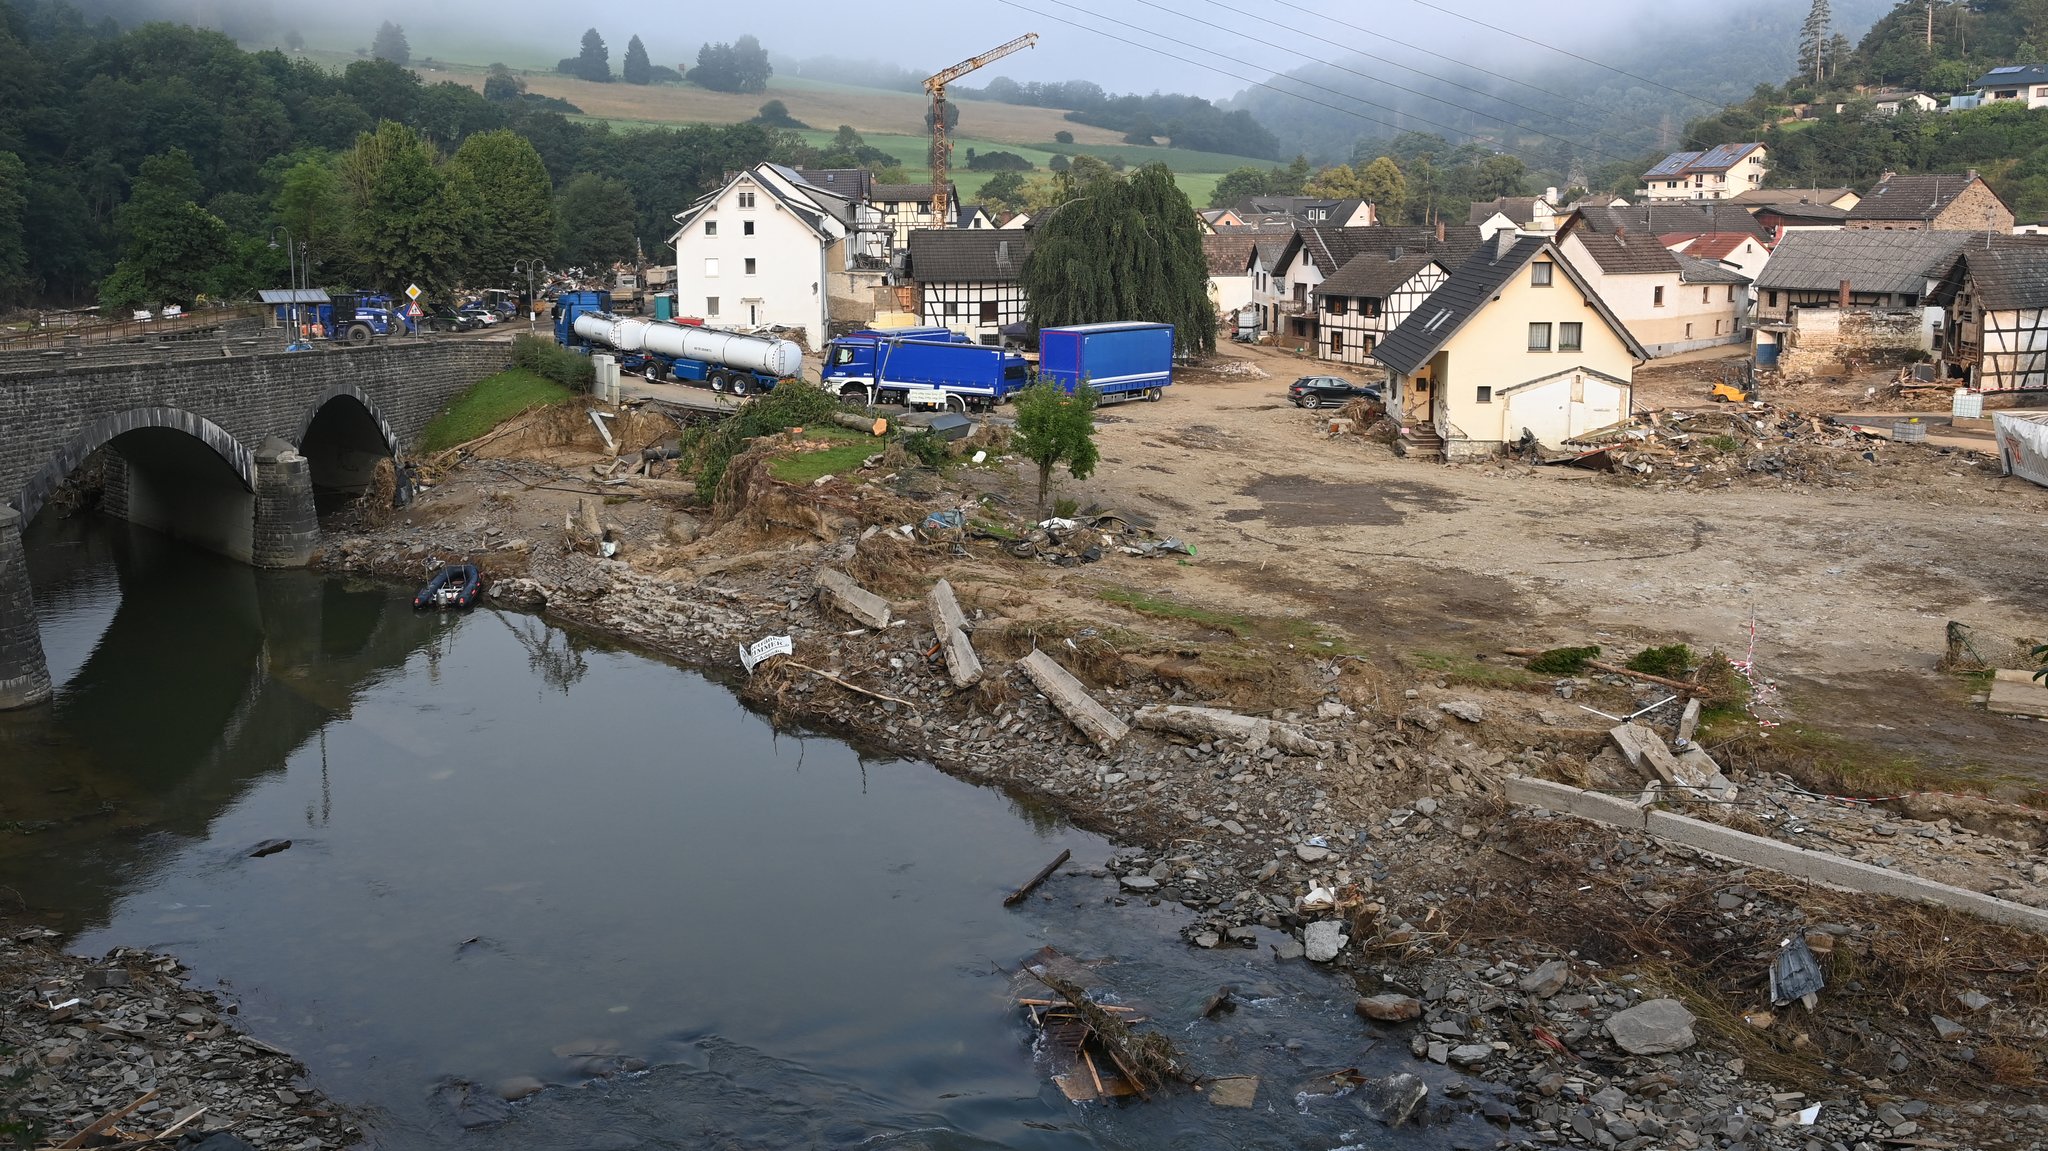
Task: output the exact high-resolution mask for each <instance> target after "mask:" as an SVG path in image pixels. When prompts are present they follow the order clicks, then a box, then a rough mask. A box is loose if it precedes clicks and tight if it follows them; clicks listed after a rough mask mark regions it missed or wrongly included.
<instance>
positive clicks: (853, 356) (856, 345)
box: [820, 328, 970, 404]
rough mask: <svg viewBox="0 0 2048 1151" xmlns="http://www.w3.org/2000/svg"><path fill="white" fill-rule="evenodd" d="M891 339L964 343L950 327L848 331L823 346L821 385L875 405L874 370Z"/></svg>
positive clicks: (850, 397)
mask: <svg viewBox="0 0 2048 1151" xmlns="http://www.w3.org/2000/svg"><path fill="white" fill-rule="evenodd" d="M892 340H922V341H927V342H931V343H941V344H965V343H968V342H970V341H969V340H968V339H967V337H966V336H963V335H961V334H960V333H958V332H955V331H953V330H952V329H950V328H862V329H861V330H859V331H857V332H848V333H847V334H845V335H843V336H840V337H838V338H837V339H834V340H832V341H830V342H829V343H827V344H826V345H825V368H824V371H823V373H822V374H821V376H820V380H821V381H822V386H823V387H824V389H825V390H826V391H828V392H832V393H834V394H835V395H838V396H839V397H841V398H842V399H849V400H860V401H861V402H863V403H869V404H872V403H877V402H880V401H878V400H877V399H876V382H877V373H876V368H877V366H878V365H879V364H880V363H881V361H882V358H883V356H882V353H883V350H884V349H885V348H886V346H887V345H888V344H889V343H890V341H892Z"/></svg>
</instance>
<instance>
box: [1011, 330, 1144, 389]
mask: <svg viewBox="0 0 2048 1151" xmlns="http://www.w3.org/2000/svg"><path fill="white" fill-rule="evenodd" d="M1038 378H1039V379H1041V380H1051V381H1053V382H1054V383H1057V384H1058V385H1059V386H1060V387H1062V388H1064V389H1066V390H1067V391H1068V392H1070V393H1071V392H1072V391H1073V390H1074V389H1075V388H1076V387H1077V386H1079V385H1081V384H1087V385H1088V386H1089V387H1091V388H1094V389H1095V390H1096V392H1097V393H1099V394H1100V395H1101V397H1102V398H1103V399H1104V400H1107V401H1121V400H1137V399H1144V400H1157V399H1160V398H1161V397H1162V396H1164V395H1165V392H1166V388H1167V387H1168V386H1169V385H1170V384H1172V383H1173V325H1172V324H1147V323H1137V322H1131V323H1113V324H1078V325H1075V326H1073V327H1068V328H1043V329H1040V330H1039V333H1038Z"/></svg>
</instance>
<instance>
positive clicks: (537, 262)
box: [512, 256, 548, 333]
mask: <svg viewBox="0 0 2048 1151" xmlns="http://www.w3.org/2000/svg"><path fill="white" fill-rule="evenodd" d="M536 270H538V271H539V272H540V274H541V275H543V276H545V275H547V274H548V266H547V262H546V261H544V260H542V259H541V258H540V257H538V256H528V257H527V258H526V259H524V260H514V261H512V274H513V275H515V276H516V275H518V274H519V273H521V272H525V273H526V330H527V331H528V332H529V333H530V332H532V331H533V326H534V324H535V323H536V322H537V319H538V317H539V315H540V309H539V308H537V307H535V306H534V305H535V300H534V298H533V273H534V272H535V271H536Z"/></svg>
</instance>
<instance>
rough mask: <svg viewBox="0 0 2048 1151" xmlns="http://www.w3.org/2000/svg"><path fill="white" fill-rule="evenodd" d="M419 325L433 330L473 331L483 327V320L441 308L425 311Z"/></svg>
mask: <svg viewBox="0 0 2048 1151" xmlns="http://www.w3.org/2000/svg"><path fill="white" fill-rule="evenodd" d="M420 326H421V327H424V328H426V329H427V330H428V331H433V332H473V331H475V330H476V329H478V328H481V327H483V322H482V321H480V320H478V319H477V318H476V317H474V316H466V315H463V314H462V313H461V312H456V311H449V310H447V309H443V310H441V311H438V312H429V313H427V315H426V317H425V319H424V320H423V321H422V322H421V325H420Z"/></svg>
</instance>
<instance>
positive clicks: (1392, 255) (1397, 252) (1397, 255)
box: [1387, 244, 1402, 264]
mask: <svg viewBox="0 0 2048 1151" xmlns="http://www.w3.org/2000/svg"><path fill="white" fill-rule="evenodd" d="M1401 256H1402V251H1401V245H1399V244H1395V245H1394V246H1393V248H1391V249H1390V250H1388V252H1387V262H1388V263H1390V264H1392V263H1398V262H1399V261H1400V259H1401Z"/></svg>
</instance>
